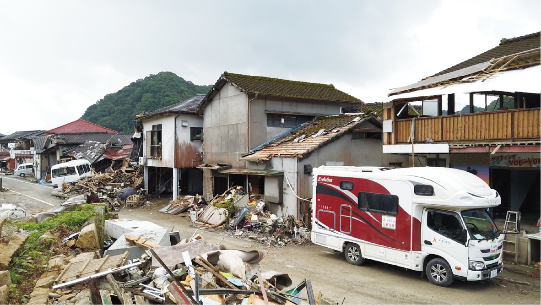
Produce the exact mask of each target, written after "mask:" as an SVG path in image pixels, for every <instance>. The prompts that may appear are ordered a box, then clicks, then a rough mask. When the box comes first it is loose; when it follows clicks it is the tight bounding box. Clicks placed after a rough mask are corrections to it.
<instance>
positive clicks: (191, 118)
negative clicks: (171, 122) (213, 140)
mask: <svg viewBox="0 0 541 305" xmlns="http://www.w3.org/2000/svg"><path fill="white" fill-rule="evenodd" d="M176 121H177V122H176V125H177V135H176V137H177V139H176V140H177V142H176V151H175V154H176V156H175V158H176V167H177V168H187V167H195V166H197V165H199V164H201V159H202V154H201V152H202V150H203V141H201V140H194V141H192V140H191V139H190V137H191V133H190V128H191V127H203V117H202V116H200V115H194V114H181V115H179V116H178V117H177V118H176ZM183 121H184V122H187V124H188V126H182V123H183Z"/></svg>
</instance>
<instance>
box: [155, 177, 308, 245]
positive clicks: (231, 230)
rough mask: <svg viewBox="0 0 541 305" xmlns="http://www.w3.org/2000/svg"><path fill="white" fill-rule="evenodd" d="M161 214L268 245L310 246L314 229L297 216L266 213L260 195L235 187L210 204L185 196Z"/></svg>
mask: <svg viewBox="0 0 541 305" xmlns="http://www.w3.org/2000/svg"><path fill="white" fill-rule="evenodd" d="M159 212H163V213H168V214H173V215H179V214H182V213H189V215H190V219H191V221H192V222H194V223H196V224H199V225H201V226H204V227H207V228H210V229H213V230H214V231H215V232H223V233H225V234H229V235H230V236H231V237H235V238H249V239H251V240H257V241H259V242H260V243H262V244H265V245H268V246H277V247H281V246H285V245H287V244H300V245H302V244H309V243H311V241H310V230H309V229H308V228H307V227H306V225H305V224H304V223H303V222H302V221H300V220H298V219H297V218H296V217H295V216H293V215H287V216H282V217H278V216H276V215H274V214H272V213H270V212H269V211H266V210H265V202H264V201H263V200H262V199H261V198H260V195H256V194H248V193H246V192H244V190H243V188H242V187H232V188H230V189H228V190H227V191H225V192H224V193H223V194H220V195H216V196H215V197H214V198H213V199H212V200H211V201H210V203H208V204H207V203H206V202H205V201H204V199H202V198H201V197H200V196H199V195H196V196H185V197H184V198H181V199H178V200H176V201H174V202H171V203H169V204H168V205H166V206H165V207H164V208H162V209H160V210H159Z"/></svg>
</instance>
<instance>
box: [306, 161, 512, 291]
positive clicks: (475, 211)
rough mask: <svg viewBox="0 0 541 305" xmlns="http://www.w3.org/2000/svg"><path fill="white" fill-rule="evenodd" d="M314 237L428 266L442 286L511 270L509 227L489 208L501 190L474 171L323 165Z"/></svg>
mask: <svg viewBox="0 0 541 305" xmlns="http://www.w3.org/2000/svg"><path fill="white" fill-rule="evenodd" d="M313 175H314V186H313V187H314V189H313V194H314V196H313V199H312V209H313V214H312V241H313V242H314V243H315V244H318V245H321V246H324V247H328V248H331V249H334V250H337V251H341V252H344V255H345V258H346V260H347V261H348V262H349V263H351V264H354V265H362V264H363V263H364V261H365V259H371V260H375V261H379V262H384V263H388V264H393V265H396V266H400V267H404V268H407V269H411V270H417V271H421V272H423V273H425V274H426V276H427V277H428V279H429V280H430V281H431V282H432V283H433V284H435V285H438V286H448V285H450V284H451V283H452V282H453V280H454V279H458V280H464V281H479V280H484V279H487V278H493V277H496V276H498V275H499V274H500V273H501V272H502V269H503V263H502V251H503V250H502V247H503V238H504V236H503V234H500V231H499V230H498V228H497V227H496V225H495V224H494V222H493V221H492V219H491V218H490V216H489V214H488V213H487V211H486V208H492V207H495V206H498V205H499V204H500V203H501V197H500V196H499V194H498V192H496V191H495V190H493V189H491V188H490V187H489V186H488V185H487V184H486V182H484V181H483V180H481V179H480V178H478V177H477V176H475V175H472V174H470V173H468V172H466V171H462V170H458V169H453V168H441V167H433V168H431V167H414V168H401V169H389V168H376V167H349V166H341V167H336V166H334V167H333V166H321V167H319V168H315V169H314V171H313Z"/></svg>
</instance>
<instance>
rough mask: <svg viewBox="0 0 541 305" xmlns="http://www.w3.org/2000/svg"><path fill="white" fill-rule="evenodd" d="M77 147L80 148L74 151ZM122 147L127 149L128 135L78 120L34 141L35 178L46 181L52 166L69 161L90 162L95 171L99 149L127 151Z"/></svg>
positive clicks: (37, 137) (128, 143)
mask: <svg viewBox="0 0 541 305" xmlns="http://www.w3.org/2000/svg"><path fill="white" fill-rule="evenodd" d="M97 143H99V144H100V145H101V146H100V145H98V144H97ZM79 145H83V146H82V147H80V148H77V147H78V146H79ZM125 145H131V135H126V134H121V133H118V132H117V131H114V130H112V129H109V128H105V127H102V126H99V125H96V124H93V123H90V122H87V121H84V120H80V119H79V120H76V121H73V122H71V123H68V124H65V125H62V126H60V127H57V128H54V129H51V130H48V131H45V132H42V133H40V134H39V136H36V137H34V148H35V151H36V156H35V167H36V171H35V172H36V178H37V179H43V178H46V176H47V174H48V173H50V169H51V167H52V166H53V165H55V164H58V163H62V162H64V161H69V160H72V159H81V158H82V159H87V160H88V159H91V160H88V161H89V162H91V163H93V167H94V168H95V169H96V170H98V171H99V170H100V169H101V168H96V163H95V162H97V161H99V160H101V159H100V158H101V156H102V153H103V151H102V149H103V150H104V149H105V148H107V147H114V148H119V149H120V148H128V147H124V146H125Z"/></svg>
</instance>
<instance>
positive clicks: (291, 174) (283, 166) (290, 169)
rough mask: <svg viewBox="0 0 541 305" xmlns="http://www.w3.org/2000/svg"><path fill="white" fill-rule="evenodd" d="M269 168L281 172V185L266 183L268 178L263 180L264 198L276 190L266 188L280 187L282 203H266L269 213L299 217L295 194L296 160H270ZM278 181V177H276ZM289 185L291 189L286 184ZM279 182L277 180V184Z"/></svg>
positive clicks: (296, 187) (296, 189) (296, 183)
mask: <svg viewBox="0 0 541 305" xmlns="http://www.w3.org/2000/svg"><path fill="white" fill-rule="evenodd" d="M270 167H271V168H272V169H274V170H277V171H283V172H284V176H283V183H281V185H280V183H276V184H274V183H272V181H273V179H272V177H271V180H270V181H269V182H271V183H267V180H269V177H266V178H265V196H267V193H271V194H274V193H276V191H277V190H275V189H272V188H268V187H272V186H275V187H281V188H282V200H283V203H274V202H268V201H266V204H267V206H268V208H269V210H270V211H271V213H273V214H276V215H277V216H283V215H293V216H295V217H297V218H298V217H299V210H298V205H297V197H296V196H295V193H298V182H297V175H298V173H297V158H272V159H271V160H270ZM276 178H277V179H280V177H276ZM288 180H289V183H290V184H291V187H290V186H289V184H288V183H287V181H288ZM279 181H280V180H278V182H279Z"/></svg>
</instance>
